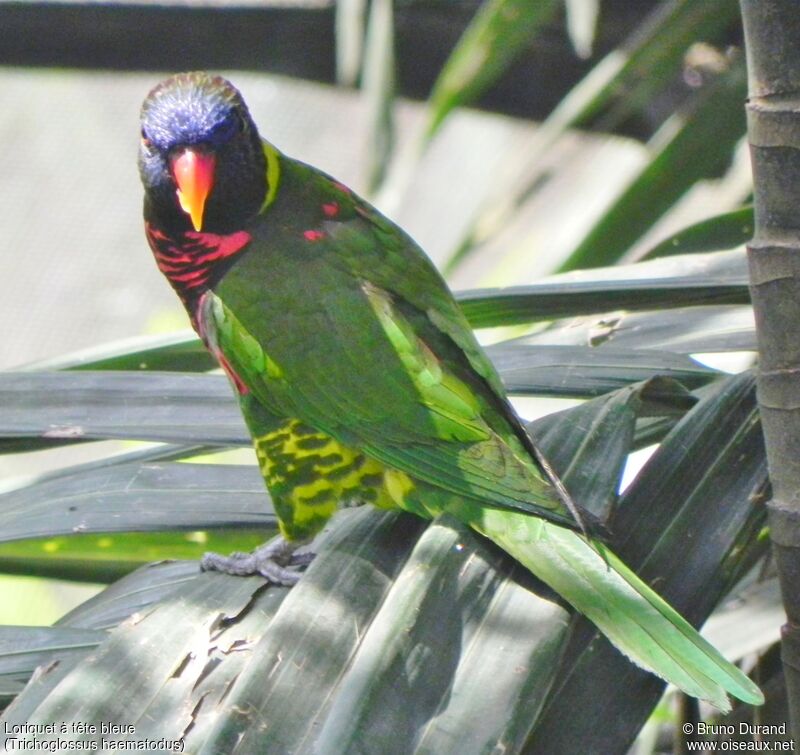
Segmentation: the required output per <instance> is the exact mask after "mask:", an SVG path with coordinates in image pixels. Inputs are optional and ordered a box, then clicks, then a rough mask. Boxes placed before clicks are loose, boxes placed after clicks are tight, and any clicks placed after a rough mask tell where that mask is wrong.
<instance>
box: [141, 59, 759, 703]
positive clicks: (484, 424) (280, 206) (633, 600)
mask: <svg viewBox="0 0 800 755" xmlns="http://www.w3.org/2000/svg"><path fill="white" fill-rule="evenodd" d="M138 165H139V173H140V177H141V180H142V183H143V186H144V227H145V235H146V238H147V240H148V243H149V246H150V248H151V250H152V252H153V255H154V257H155V261H156V264H157V266H158V268H159V270H160V271H161V272H162V273H163V274H164V276H166V278H167V280H168V281H169V283H170V284H171V285H172V287H173V288H174V290H175V292H176V293H177V295H178V296H179V298H180V299H181V301H182V302H183V305H184V306H185V308H186V311H187V313H188V316H189V319H190V321H191V324H192V326H193V328H194V329H195V330H196V332H197V333H198V335H199V337H200V338H201V340H202V341H203V343H204V344H205V346H206V348H207V349H208V350H209V352H210V353H211V354H212V356H213V357H214V358H215V360H216V361H217V363H218V364H219V366H220V367H221V368H222V370H223V371H224V372H225V373H226V374H227V376H228V378H229V380H230V383H231V385H232V390H233V391H234V392H235V394H236V396H237V399H238V402H239V406H240V409H241V412H242V415H243V417H244V421H245V423H246V425H247V428H248V430H249V432H250V434H251V436H252V439H253V446H254V449H255V454H256V458H257V462H258V465H259V467H260V470H261V473H262V475H263V478H264V481H265V483H266V487H267V489H268V491H269V494H270V496H271V498H272V501H273V505H274V508H275V512H276V515H277V518H278V521H279V529H280V535H279V536H278V537H277V538H275V539H273V540H272V541H270V542H268V543H266V544H265V545H263V546H261V547H260V548H258V549H256V550H255V551H253V552H252V553H247V554H245V553H234V554H232V555H231V556H229V557H224V556H221V555H219V554H206V556H205V557H204V559H203V562H202V568H204V569H216V570H219V571H223V572H226V573H229V574H241V575H244V574H261V575H262V576H263V577H265V578H266V579H267V580H268V581H270V582H272V583H275V584H282V585H292V584H294V583H295V582H296V581H297V580H298V579H299V578H300V570H301V569H302V568H303V566H305V565H306V564H307V563H308V562H309V560H310V558H311V557H313V556H311V555H310V554H308V553H302V552H298V548H299V546H301V545H305V544H307V543H309V542H310V541H311V540H312V539H313V537H314V536H315V535H316V534H317V533H319V532H320V530H321V529H322V528H323V527H324V526H325V524H326V523H327V522H328V520H329V519H330V518H331V517H332V516H333V515H334V514H335V513H336V511H337V510H338V509H339V508H340V507H342V506H346V505H352V504H354V503H368V504H372V505H374V506H376V507H378V508H380V509H389V510H397V509H400V510H403V511H405V512H409V513H411V514H414V515H417V516H420V517H423V518H425V519H428V520H431V519H436V518H437V517H441V516H445V515H449V516H450V517H454V518H455V519H457V520H458V521H460V522H461V523H463V524H464V525H466V526H468V527H469V528H471V529H472V530H474V531H476V532H477V533H479V534H480V535H482V536H484V537H486V538H488V539H489V540H491V541H492V542H494V543H495V544H496V545H498V546H499V547H500V548H501V549H502V550H504V551H505V552H506V553H508V554H509V555H510V556H511V557H512V558H513V559H515V560H516V561H517V562H519V563H520V564H522V566H524V567H525V568H527V569H528V570H529V571H530V572H532V573H533V574H534V575H535V576H536V577H537V578H538V579H540V580H541V581H542V582H544V583H545V584H547V585H548V586H549V587H551V588H552V589H553V590H554V591H555V592H556V593H558V594H559V595H560V596H561V597H562V598H563V599H564V600H566V601H567V602H568V603H570V604H571V605H572V606H573V607H574V608H575V609H576V610H577V611H579V612H580V613H582V614H584V615H585V616H586V617H588V618H589V620H591V621H592V622H594V624H595V625H596V626H597V628H598V629H599V630H600V631H601V632H602V633H603V634H604V635H605V636H606V637H607V638H608V639H609V640H610V641H611V642H612V644H614V645H615V646H616V647H617V648H618V649H619V650H620V651H621V652H622V653H624V654H625V655H626V656H627V657H628V658H629V659H630V660H631V661H632V662H634V663H635V664H637V665H638V666H640V667H642V668H645V669H647V670H649V671H650V672H652V673H654V674H656V675H657V676H659V677H661V678H662V679H664V680H666V681H668V682H671V683H672V684H674V685H676V686H677V687H679V688H680V689H681V690H683V691H684V692H686V693H687V694H689V695H691V696H694V697H697V698H700V699H704V700H707V701H709V702H710V703H712V704H713V705H715V706H716V707H718V708H719V709H721V710H728V709H729V707H730V702H729V699H728V694H730V695H733V696H734V697H737V698H739V699H740V700H743V701H745V702H748V703H751V704H760V703H762V702H763V696H762V693H761V691H760V690H759V688H758V687H757V686H756V685H755V684H754V683H753V682H752V681H751V680H750V679H749V678H748V677H747V676H746V675H745V674H744V673H743V672H742V671H741V670H740V669H739V668H738V667H736V666H735V665H734V664H732V663H730V662H729V661H727V660H726V659H725V658H724V657H723V656H722V655H721V654H720V653H719V652H718V651H717V650H716V649H715V648H714V647H713V646H712V645H711V644H710V643H708V642H707V641H705V640H704V639H703V638H702V637H701V636H700V635H699V633H698V632H697V631H696V630H695V629H694V628H693V627H692V626H691V625H690V624H689V623H688V622H687V621H686V620H685V619H683V617H681V615H680V614H679V613H678V612H677V611H675V610H674V609H673V608H672V607H671V606H670V605H669V604H668V603H667V602H666V601H664V600H663V599H662V598H661V597H660V596H659V595H658V594H657V593H656V592H655V591H654V590H653V589H651V588H650V587H649V586H648V585H647V584H645V583H644V582H643V581H642V580H641V579H640V578H639V577H637V575H636V574H635V573H634V572H633V571H632V570H631V569H629V568H628V567H627V566H626V565H625V564H624V563H623V562H622V560H621V559H619V558H618V557H617V556H616V555H615V554H614V553H613V552H611V550H610V549H609V548H608V547H606V546H605V544H603V543H601V542H600V540H599V539H598V538H597V537H596V535H595V533H596V532H597V527H598V523H597V522H596V521H595V520H594V519H593V518H592V517H591V516H590V515H589V514H588V512H586V511H584V510H582V509H581V508H580V507H579V506H577V505H576V504H575V502H573V501H572V499H571V498H570V496H569V493H568V492H567V490H566V489H565V487H564V486H563V484H562V483H561V482H560V480H559V479H558V477H557V475H556V474H555V473H554V471H553V470H552V469H551V467H550V466H549V465H548V463H547V460H546V459H545V458H544V457H543V455H542V454H541V453H540V452H539V450H538V449H537V447H536V446H535V444H534V442H533V440H532V439H531V438H530V436H529V435H528V433H527V432H526V430H525V428H524V426H523V424H522V422H521V420H520V419H519V418H518V416H517V415H516V414H515V412H514V410H513V408H512V407H511V404H510V403H509V400H508V397H507V395H506V392H505V390H504V387H503V384H502V382H501V380H500V377H499V375H498V373H497V372H496V370H495V368H494V366H493V365H492V363H491V361H490V360H489V358H488V357H487V356H486V354H485V352H484V351H483V349H482V347H481V346H480V345H479V343H478V341H477V339H476V337H475V335H474V333H473V331H472V329H471V328H470V326H469V324H468V323H467V320H466V318H465V317H464V315H463V313H462V312H461V310H460V308H459V306H458V304H457V303H456V301H455V299H454V298H453V295H452V293H451V291H450V289H449V288H448V286H447V284H446V282H445V281H444V279H443V277H442V276H441V275H440V274H439V272H438V271H437V269H436V267H435V266H434V264H433V263H432V262H431V260H430V259H429V258H428V256H427V255H426V254H425V253H424V252H423V251H422V249H421V248H420V247H419V246H418V245H417V244H416V242H415V241H414V240H413V239H412V238H411V237H410V236H409V235H408V234H407V233H405V232H404V231H403V230H402V229H401V228H399V227H398V226H397V225H396V224H395V223H393V222H392V221H391V220H389V219H388V218H386V217H385V216H383V215H382V214H381V213H380V212H379V211H378V210H376V209H375V208H374V207H372V206H371V205H370V204H369V203H367V202H366V201H365V200H364V199H362V198H360V197H359V196H358V195H357V194H355V193H354V192H353V191H351V190H350V189H349V188H348V187H347V186H345V185H344V184H342V183H340V182H339V181H337V180H336V179H334V178H332V177H331V176H329V175H327V174H326V173H324V172H322V171H320V170H318V169H316V168H314V167H312V166H310V165H307V164H305V163H303V162H300V161H299V160H295V159H292V158H290V157H288V156H287V155H285V154H283V153H282V152H280V151H279V150H278V148H277V147H275V146H274V145H272V144H271V143H269V142H268V141H266V140H264V139H262V137H261V135H260V133H259V131H258V128H257V127H256V125H255V122H254V120H253V118H252V116H251V115H250V112H249V110H248V108H247V105H246V104H245V102H244V99H243V97H242V95H241V93H240V92H239V91H238V90H237V89H236V88H235V87H234V85H233V84H231V83H230V82H229V81H228V80H226V79H224V78H222V77H220V76H216V75H212V74H209V73H205V72H189V73H180V74H176V75H174V76H171V77H169V78H168V79H166V80H164V81H162V82H161V83H160V84H158V85H157V86H156V87H155V88H154V89H153V90H152V91H151V92H150V93H149V94H148V95H147V97H146V98H145V100H144V103H143V105H142V109H141V141H140V146H139V156H138Z"/></svg>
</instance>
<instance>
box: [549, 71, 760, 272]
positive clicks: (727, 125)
mask: <svg viewBox="0 0 800 755" xmlns="http://www.w3.org/2000/svg"><path fill="white" fill-rule="evenodd" d="M745 78H746V77H745V68H744V60H743V59H742V58H741V57H740V58H739V59H736V60H734V61H733V63H732V64H731V67H730V69H729V70H728V71H726V72H725V73H723V74H720V75H719V76H718V77H717V78H716V79H715V80H714V81H712V82H711V83H710V84H709V85H707V86H706V87H704V88H703V89H702V90H701V91H699V92H698V93H697V95H695V101H694V102H693V103H692V111H691V112H690V113H688V114H680V115H676V116H673V120H672V121H671V122H668V123H667V124H666V125H665V126H664V127H662V131H661V132H660V133H659V134H657V135H656V137H654V141H655V142H657V144H656V145H654V155H653V158H652V160H651V161H650V162H649V163H648V164H647V166H646V167H645V168H644V170H643V171H642V172H641V173H640V174H639V175H638V176H636V177H635V178H634V180H633V181H632V182H631V183H630V184H629V186H628V187H627V188H626V189H625V191H624V192H623V193H622V195H621V196H620V197H619V198H618V199H617V200H616V201H615V202H614V204H613V205H612V207H611V208H610V209H609V210H608V211H607V212H606V213H605V214H604V215H603V217H602V218H601V219H600V221H599V222H598V223H597V224H596V225H595V226H594V228H592V230H591V231H589V233H588V234H587V235H586V237H585V238H584V239H583V240H582V241H581V242H580V244H579V245H578V246H577V247H576V248H575V249H574V250H573V251H572V253H571V254H570V255H569V257H568V258H567V260H566V261H565V262H564V263H563V264H562V265H561V267H560V269H561V270H562V271H566V270H576V269H578V268H589V267H600V266H602V265H608V264H612V263H614V262H616V261H617V260H619V259H620V258H621V257H622V255H623V254H624V253H625V252H626V251H627V250H628V248H629V247H630V246H631V245H632V244H633V243H634V242H635V241H636V240H637V239H639V238H640V237H641V235H642V234H643V233H644V232H645V231H646V230H647V229H649V228H650V227H651V226H652V225H653V223H654V222H655V221H656V220H658V219H659V218H660V217H661V216H662V215H663V214H664V213H665V212H666V211H667V210H668V209H669V208H670V207H672V206H673V204H675V202H676V201H677V200H678V199H679V198H680V197H681V196H682V195H683V194H684V193H685V192H686V191H687V189H688V188H689V187H690V186H692V185H693V184H694V183H695V182H696V181H698V180H699V179H701V178H707V177H709V176H711V175H716V174H718V173H720V172H721V171H722V170H723V169H724V167H725V166H727V165H728V164H729V163H730V160H731V156H732V154H733V148H734V147H735V145H736V143H737V142H738V141H739V140H740V139H741V138H742V137H743V136H744V134H745V130H746V127H745V117H744V108H743V107H742V103H743V102H744V99H745V97H746V91H747V89H746V81H745Z"/></svg>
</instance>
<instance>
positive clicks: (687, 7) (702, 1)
mask: <svg viewBox="0 0 800 755" xmlns="http://www.w3.org/2000/svg"><path fill="white" fill-rule="evenodd" d="M576 5H577V3H576ZM738 17H739V5H738V3H737V2H735V0H680V1H677V2H664V3H659V4H658V5H657V6H655V8H654V9H653V11H652V12H651V13H650V15H649V16H648V17H647V18H646V19H645V20H644V22H643V23H641V24H640V25H638V26H637V27H636V28H635V29H634V30H633V32H632V33H631V35H630V36H629V37H628V38H627V39H626V40H625V41H624V42H623V43H622V44H621V45H620V46H619V47H617V48H615V49H614V50H612V51H611V52H610V53H609V54H608V55H606V56H605V57H604V58H603V60H601V61H600V62H599V63H598V64H597V65H596V66H595V67H594V68H592V70H591V71H590V72H589V73H588V74H587V75H586V76H585V77H584V78H583V79H582V80H581V81H580V82H579V83H578V84H577V85H576V86H575V87H573V88H572V90H570V91H569V92H568V93H567V94H566V95H565V96H564V97H562V99H561V101H560V102H559V103H558V105H557V106H556V108H555V109H554V110H553V112H552V113H551V114H550V115H549V116H548V117H547V119H546V120H545V121H544V122H543V123H542V124H541V125H540V126H539V128H538V129H537V132H536V134H535V135H534V138H533V139H532V140H531V142H530V144H529V145H528V147H527V149H526V150H525V152H524V153H523V154H518V153H515V154H514V155H513V157H512V162H511V165H512V166H513V168H512V170H511V171H510V172H511V174H512V177H511V179H510V180H507V181H504V182H502V183H501V184H500V185H499V186H498V187H497V189H498V190H497V191H496V192H495V193H494V195H493V196H492V197H490V199H489V200H488V201H487V202H485V203H484V206H482V207H481V208H480V210H479V212H478V213H477V214H476V216H475V218H474V219H473V221H472V222H471V223H470V226H469V228H468V230H467V232H466V234H465V237H464V239H463V240H462V241H461V243H460V244H459V246H458V248H457V249H456V250H455V251H454V252H453V254H452V255H451V257H450V259H449V260H448V262H447V263H446V264H445V270H446V271H447V272H452V271H453V270H454V269H455V268H456V267H457V266H458V264H459V263H460V262H461V261H462V260H463V259H464V258H466V256H467V255H468V254H470V253H471V252H472V251H473V249H474V248H475V247H476V246H477V245H479V244H482V243H484V242H485V241H487V240H488V239H489V238H491V237H493V236H494V235H496V234H497V233H498V232H500V231H501V230H503V229H504V228H506V227H507V225H508V224H509V223H513V222H514V216H515V213H516V212H517V211H518V210H519V209H520V207H521V206H522V204H523V203H524V202H525V200H526V198H527V197H529V196H530V195H531V193H532V192H533V191H535V190H536V188H537V186H538V184H539V183H540V181H541V180H542V165H543V164H545V162H546V161H545V160H543V159H542V158H543V156H544V155H545V154H546V153H547V152H548V151H549V150H551V149H552V148H553V145H554V144H556V142H558V140H559V139H561V138H562V137H563V136H564V135H565V134H566V133H567V132H568V131H569V130H570V129H573V128H584V129H594V130H601V129H602V130H604V131H611V130H612V129H614V128H615V127H616V126H618V125H619V124H620V123H622V122H624V121H625V120H627V119H629V118H631V117H636V116H637V114H638V113H640V112H641V111H643V110H647V109H648V108H650V103H651V102H652V100H653V98H654V97H655V96H656V95H657V93H659V92H661V91H663V90H669V89H670V88H671V87H673V86H674V82H675V80H676V78H677V77H678V76H679V75H680V73H681V70H682V69H683V67H684V65H685V56H686V51H687V49H688V48H689V46H690V45H691V44H692V43H693V42H696V41H698V40H714V39H720V40H722V39H724V32H725V30H726V29H727V28H728V27H730V26H731V25H732V24H735V23H736V22H737V20H738Z"/></svg>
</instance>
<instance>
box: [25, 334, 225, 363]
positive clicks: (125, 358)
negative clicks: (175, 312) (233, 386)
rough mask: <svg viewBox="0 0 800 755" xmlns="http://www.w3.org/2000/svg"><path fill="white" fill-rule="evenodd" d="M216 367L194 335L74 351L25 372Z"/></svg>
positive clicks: (142, 339)
mask: <svg viewBox="0 0 800 755" xmlns="http://www.w3.org/2000/svg"><path fill="white" fill-rule="evenodd" d="M216 367H217V363H216V362H215V361H214V359H213V358H212V357H211V355H210V354H209V353H208V351H207V350H206V348H205V346H203V344H202V343H201V342H200V339H199V338H197V336H196V335H195V333H194V331H192V330H184V331H180V332H178V333H170V334H169V335H158V336H139V337H137V338H128V339H125V340H122V341H115V342H114V343H111V344H107V345H104V346H96V347H93V348H91V349H83V350H82V351H75V352H72V353H71V354H67V355H66V356H63V357H56V358H55V359H48V360H45V361H40V362H36V363H35V364H31V365H28V366H27V368H26V369H28V370H36V371H38V372H42V371H45V370H66V369H72V370H129V371H135V370H163V371H173V372H205V371H206V370H210V369H213V368H216Z"/></svg>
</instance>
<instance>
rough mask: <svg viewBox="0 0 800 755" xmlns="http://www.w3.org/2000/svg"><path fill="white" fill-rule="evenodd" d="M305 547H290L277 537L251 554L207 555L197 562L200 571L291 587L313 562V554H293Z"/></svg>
mask: <svg viewBox="0 0 800 755" xmlns="http://www.w3.org/2000/svg"><path fill="white" fill-rule="evenodd" d="M302 545H304V543H302V542H294V543H290V542H287V541H286V540H284V539H283V538H282V537H280V536H278V537H276V538H274V539H273V540H270V541H269V542H268V543H264V545H262V546H260V547H258V548H256V549H255V550H254V551H253V552H252V553H241V552H236V553H231V555H230V556H222V555H220V554H219V553H206V554H204V555H203V558H202V560H201V561H200V568H201V569H202V570H203V571H219V572H223V573H224V574H233V575H235V576H238V577H245V576H250V575H251V574H260V575H261V576H262V577H264V578H265V579H266V580H267V581H269V582H271V583H272V584H274V585H284V586H285V587H291V586H292V585H296V584H297V582H298V581H299V579H300V576H301V574H302V572H301V571H300V570H301V569H302V568H303V567H304V566H307V565H308V564H310V563H311V561H312V560H313V559H314V554H313V553H309V552H305V553H295V551H296V550H297V549H298V548H300V547H301V546H302Z"/></svg>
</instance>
